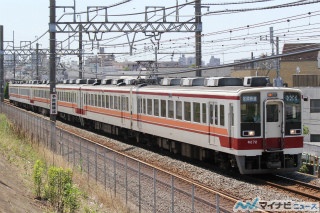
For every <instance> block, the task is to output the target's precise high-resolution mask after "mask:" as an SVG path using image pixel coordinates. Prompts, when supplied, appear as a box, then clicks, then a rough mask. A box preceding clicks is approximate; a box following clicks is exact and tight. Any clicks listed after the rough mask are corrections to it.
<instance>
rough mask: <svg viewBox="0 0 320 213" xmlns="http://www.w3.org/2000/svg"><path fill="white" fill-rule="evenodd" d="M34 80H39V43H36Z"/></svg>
mask: <svg viewBox="0 0 320 213" xmlns="http://www.w3.org/2000/svg"><path fill="white" fill-rule="evenodd" d="M36 75H37V76H36V80H40V76H39V43H38V42H37V43H36Z"/></svg>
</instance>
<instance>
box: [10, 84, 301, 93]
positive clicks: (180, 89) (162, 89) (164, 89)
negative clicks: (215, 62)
mask: <svg viewBox="0 0 320 213" xmlns="http://www.w3.org/2000/svg"><path fill="white" fill-rule="evenodd" d="M11 86H12V85H11ZM14 86H17V87H26V86H28V87H32V88H49V87H50V85H48V84H14ZM56 89H57V91H59V90H60V89H67V90H79V89H81V90H83V91H95V90H99V91H101V92H102V91H108V90H109V91H110V90H113V91H127V92H129V91H134V92H137V91H139V92H149V93H168V94H170V93H190V94H212V93H216V94H221V95H224V96H229V95H232V96H234V95H237V94H240V93H242V92H245V91H251V92H258V91H261V90H265V91H267V90H268V91H270V90H279V87H272V86H265V87H248V86H219V87H208V86H181V85H173V86H163V85H153V84H151V85H150V84H137V85H128V84H107V85H102V84H100V85H93V84H57V85H56ZM281 89H282V90H287V91H293V90H294V91H300V90H298V89H294V88H286V87H281Z"/></svg>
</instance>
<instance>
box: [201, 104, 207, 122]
mask: <svg viewBox="0 0 320 213" xmlns="http://www.w3.org/2000/svg"><path fill="white" fill-rule="evenodd" d="M202 123H207V104H206V103H202Z"/></svg>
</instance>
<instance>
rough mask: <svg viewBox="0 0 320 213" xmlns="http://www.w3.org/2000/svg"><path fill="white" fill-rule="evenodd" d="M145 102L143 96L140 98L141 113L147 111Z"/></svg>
mask: <svg viewBox="0 0 320 213" xmlns="http://www.w3.org/2000/svg"><path fill="white" fill-rule="evenodd" d="M146 104H147V101H146V99H145V98H142V113H143V114H146V111H147V106H146Z"/></svg>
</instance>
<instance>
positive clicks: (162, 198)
mask: <svg viewBox="0 0 320 213" xmlns="http://www.w3.org/2000/svg"><path fill="white" fill-rule="evenodd" d="M0 105H1V107H0V112H1V113H4V114H5V115H6V116H7V118H8V119H9V120H10V122H12V123H13V126H14V127H15V128H16V129H17V130H18V131H20V132H21V133H22V134H25V135H27V136H29V137H30V138H31V139H32V140H34V141H36V143H42V145H44V146H45V147H46V148H48V149H49V150H51V151H53V152H54V153H55V154H57V155H61V156H62V157H63V158H64V159H65V160H66V161H68V162H69V163H70V164H71V165H73V166H74V168H77V170H79V171H81V172H85V173H86V174H87V177H88V181H89V180H91V181H92V180H95V181H96V182H97V183H100V184H102V185H103V186H104V189H105V190H106V191H110V192H112V193H113V194H114V196H116V197H119V198H121V199H122V200H123V201H124V202H125V203H126V204H127V205H128V206H130V209H132V210H133V211H137V212H165V213H167V212H192V213H193V212H232V207H233V205H234V204H235V203H236V200H230V199H229V198H227V197H225V196H223V195H221V194H219V193H216V192H214V191H211V190H208V189H206V188H204V187H201V186H199V185H196V184H193V183H191V182H189V181H187V180H184V179H182V178H179V177H177V176H174V175H171V174H169V173H167V172H165V171H162V170H159V169H156V168H153V167H152V166H150V165H147V164H145V163H143V162H141V161H138V160H135V159H133V158H131V157H128V156H125V155H123V154H121V153H118V152H116V151H113V150H110V149H108V148H107V147H104V146H101V145H99V144H96V143H93V142H91V141H88V140H87V139H85V138H82V137H79V136H77V135H74V134H71V133H69V132H67V131H64V130H63V129H60V128H57V127H56V126H55V123H54V122H52V121H50V120H48V119H46V118H43V117H41V116H36V115H35V114H32V113H29V112H26V111H24V110H21V109H18V108H15V107H11V106H9V105H6V104H3V103H1V104H0Z"/></svg>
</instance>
